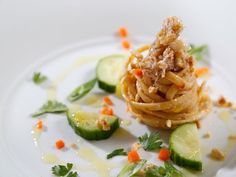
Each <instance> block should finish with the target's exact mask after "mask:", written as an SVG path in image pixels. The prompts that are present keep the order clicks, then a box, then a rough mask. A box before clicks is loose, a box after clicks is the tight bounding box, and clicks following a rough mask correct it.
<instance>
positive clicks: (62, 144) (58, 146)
mask: <svg viewBox="0 0 236 177" xmlns="http://www.w3.org/2000/svg"><path fill="white" fill-rule="evenodd" d="M55 146H56V148H57V149H62V148H64V146H65V143H64V141H63V140H57V141H56V143H55Z"/></svg>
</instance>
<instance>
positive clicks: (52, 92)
mask: <svg viewBox="0 0 236 177" xmlns="http://www.w3.org/2000/svg"><path fill="white" fill-rule="evenodd" d="M100 57H102V56H88V57H83V58H80V59H78V60H76V61H75V62H74V63H72V64H71V65H70V66H69V67H68V68H66V69H65V70H63V71H62V72H60V73H59V75H58V76H57V77H56V79H55V80H53V81H52V84H51V86H49V88H48V89H47V97H48V100H51V99H53V100H55V99H56V97H57V87H58V85H59V84H60V83H61V82H63V81H64V80H65V79H66V78H67V77H68V76H69V75H70V74H71V73H72V72H73V71H75V70H77V69H78V68H80V67H81V66H82V65H84V64H87V63H89V62H91V61H93V60H97V59H98V58H100Z"/></svg>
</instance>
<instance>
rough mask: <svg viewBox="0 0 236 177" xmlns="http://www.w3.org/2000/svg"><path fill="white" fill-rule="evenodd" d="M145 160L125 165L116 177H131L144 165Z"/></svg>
mask: <svg viewBox="0 0 236 177" xmlns="http://www.w3.org/2000/svg"><path fill="white" fill-rule="evenodd" d="M146 162H147V161H146V160H140V161H139V162H137V163H128V164H127V165H125V166H124V167H123V168H122V170H121V171H120V173H119V174H118V176H117V177H132V176H134V175H135V174H136V173H137V172H138V171H140V170H141V169H142V168H143V167H144V165H145V164H146Z"/></svg>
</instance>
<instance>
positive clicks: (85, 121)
mask: <svg viewBox="0 0 236 177" xmlns="http://www.w3.org/2000/svg"><path fill="white" fill-rule="evenodd" d="M67 119H68V122H69V124H70V125H71V127H72V128H73V129H74V131H75V133H76V134H78V135H79V136H81V137H83V138H85V139H87V140H102V139H107V138H109V137H110V136H111V135H112V133H113V132H114V131H115V130H116V129H117V128H119V119H118V118H117V117H115V116H109V115H102V114H98V113H92V112H84V111H79V112H76V113H72V112H70V111H68V112H67ZM98 120H105V121H106V122H107V124H108V125H109V127H110V129H109V130H103V129H102V128H101V127H99V126H98V125H97V121H98Z"/></svg>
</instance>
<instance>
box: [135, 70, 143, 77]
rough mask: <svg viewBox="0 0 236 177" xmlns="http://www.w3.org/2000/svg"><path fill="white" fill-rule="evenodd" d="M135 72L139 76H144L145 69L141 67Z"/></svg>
mask: <svg viewBox="0 0 236 177" xmlns="http://www.w3.org/2000/svg"><path fill="white" fill-rule="evenodd" d="M134 74H135V75H136V76H138V77H142V76H143V71H142V70H141V69H139V68H137V69H135V70H134Z"/></svg>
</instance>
